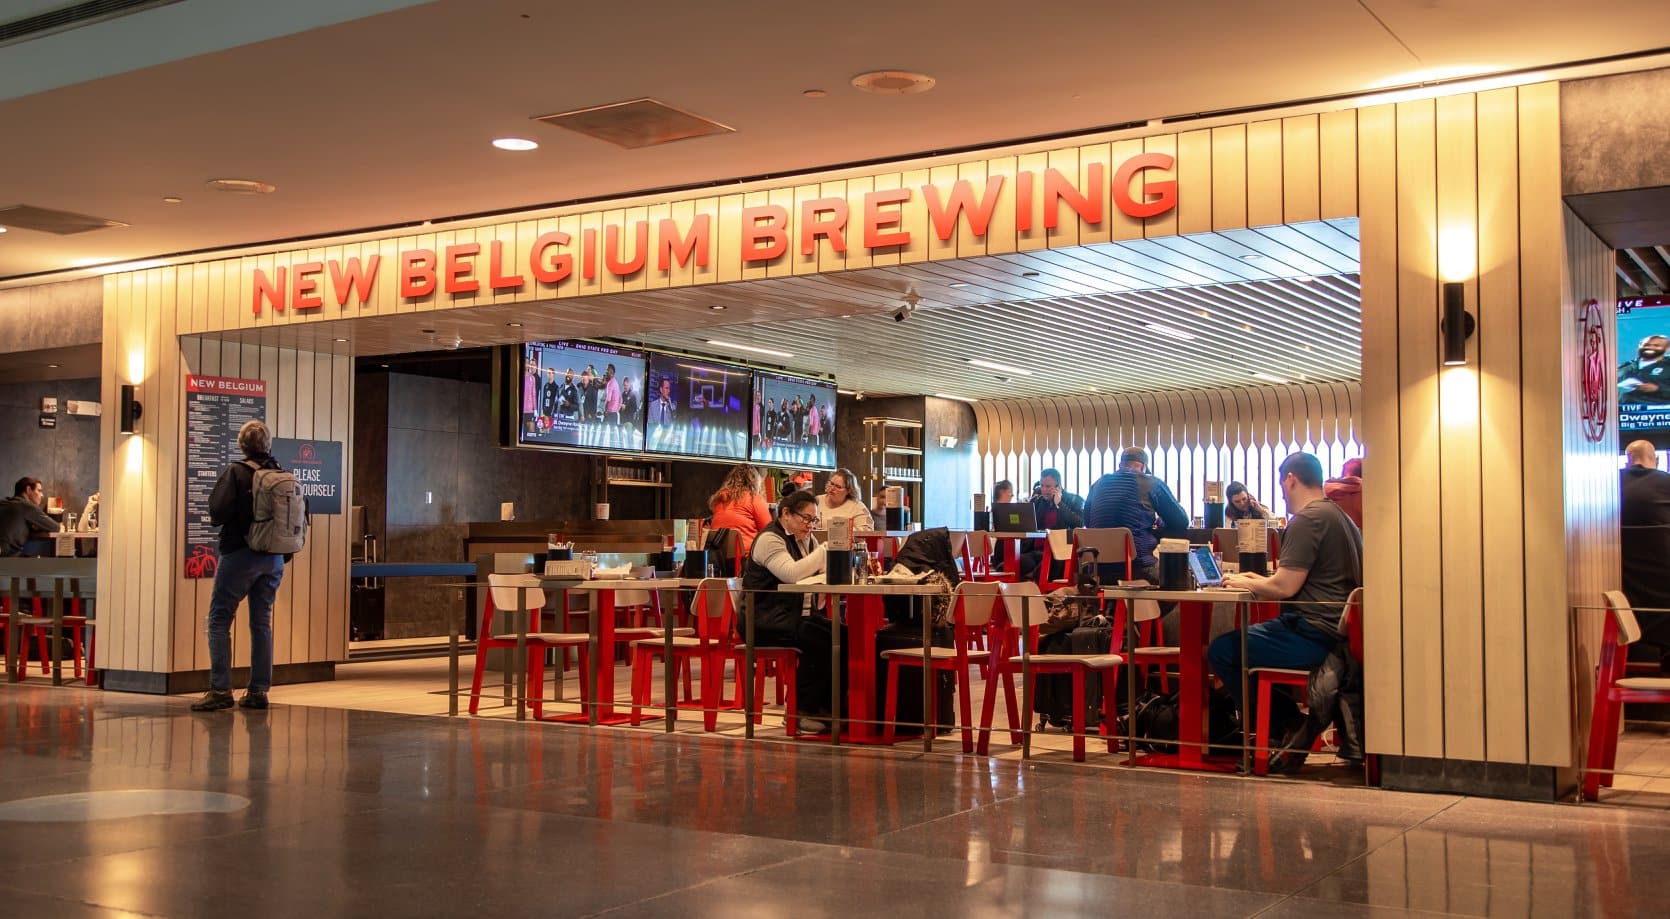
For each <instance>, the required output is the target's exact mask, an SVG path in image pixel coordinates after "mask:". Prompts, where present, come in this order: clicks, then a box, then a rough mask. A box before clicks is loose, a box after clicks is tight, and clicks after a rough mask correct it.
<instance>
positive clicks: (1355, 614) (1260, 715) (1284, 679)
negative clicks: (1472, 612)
mask: <svg viewBox="0 0 1670 919" xmlns="http://www.w3.org/2000/svg"><path fill="white" fill-rule="evenodd" d="M1362 603H1363V589H1362V588H1361V587H1359V588H1357V589H1356V590H1353V591H1352V592H1351V596H1350V597H1349V598H1348V599H1347V600H1346V601H1345V609H1344V611H1342V612H1341V613H1340V618H1339V631H1340V634H1341V635H1345V636H1348V637H1350V636H1352V635H1353V634H1356V635H1358V636H1360V635H1361V634H1362V629H1361V628H1360V627H1359V625H1358V623H1359V621H1360V619H1359V617H1360V616H1361V614H1362ZM1360 649H1361V644H1360V642H1358V641H1355V640H1354V641H1353V642H1352V645H1351V653H1352V656H1354V657H1359V659H1360V654H1361V650H1360ZM1247 675H1248V676H1251V677H1253V681H1254V682H1253V692H1254V694H1255V697H1256V699H1257V703H1256V705H1257V712H1256V714H1255V715H1254V718H1256V719H1257V728H1256V730H1255V732H1254V735H1253V775H1269V774H1270V694H1271V693H1273V692H1275V691H1276V687H1277V686H1296V687H1298V688H1299V689H1301V690H1302V689H1304V688H1305V686H1306V685H1307V684H1309V683H1310V671H1309V670H1297V669H1291V668H1286V667H1250V668H1248V669H1247ZM1666 682H1670V681H1666ZM1321 743H1322V737H1321V735H1318V736H1317V738H1316V741H1315V742H1314V743H1312V744H1311V749H1312V750H1316V749H1318V748H1319V747H1320V746H1321ZM1365 752H1366V751H1365ZM1378 768H1379V764H1378V763H1377V762H1375V763H1371V764H1370V766H1369V769H1370V770H1371V772H1377V771H1378Z"/></svg>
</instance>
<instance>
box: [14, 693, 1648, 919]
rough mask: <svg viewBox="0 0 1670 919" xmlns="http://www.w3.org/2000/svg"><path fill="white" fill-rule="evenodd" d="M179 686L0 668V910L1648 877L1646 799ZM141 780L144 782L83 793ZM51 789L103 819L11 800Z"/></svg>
mask: <svg viewBox="0 0 1670 919" xmlns="http://www.w3.org/2000/svg"><path fill="white" fill-rule="evenodd" d="M281 696H282V693H280V694H279V695H277V696H275V698H278V699H281ZM186 706H187V700H184V699H175V698H154V697H143V696H130V695H119V694H114V693H98V692H91V691H87V690H80V689H70V688H58V689H53V688H50V687H45V686H38V685H37V686H29V685H24V686H4V687H0V914H3V915H6V916H55V917H56V916H90V915H118V914H123V913H137V914H144V915H157V916H181V917H187V916H241V917H259V916H305V917H308V919H319V917H325V916H362V915H367V916H369V915H375V916H430V915H473V916H510V915H538V916H580V915H593V914H599V913H610V914H613V915H620V916H644V915H668V916H706V915H713V916H727V917H735V916H742V917H754V916H797V917H798V916H825V915H828V916H846V917H850V916H864V915H866V914H875V915H894V914H897V915H924V916H940V915H944V916H952V915H956V916H997V915H1035V916H1051V917H1053V916H1071V915H1080V914H1097V915H1107V914H1137V915H1186V916H1213V917H1218V916H1251V915H1261V916H1336V915H1339V916H1396V915H1427V914H1454V915H1468V916H1526V917H1530V916H1582V915H1597V916H1645V915H1653V914H1657V915H1664V914H1666V908H1665V899H1666V897H1667V896H1670V887H1667V886H1666V885H1665V884H1664V882H1663V878H1664V874H1662V873H1661V872H1664V871H1666V866H1667V865H1670V814H1667V813H1664V812H1662V811H1658V810H1651V809H1630V808H1621V807H1613V806H1605V805H1590V806H1583V807H1579V806H1574V805H1533V804H1521V803H1510V802H1499V801H1488V800H1481V799H1472V798H1457V797H1449V796H1437V795H1410V794H1397V793H1391V792H1384V791H1378V790H1373V789H1364V788H1348V787H1335V786H1332V785H1327V784H1318V783H1294V782H1285V781H1277V780H1267V779H1266V780H1260V779H1241V778H1235V777H1219V776H1191V775H1176V774H1169V773H1160V772H1148V771H1139V770H1123V769H1088V768H1083V767H1077V768H1075V767H1072V766H1070V765H1064V764H1057V763H1032V764H1027V763H1020V762H1014V761H1003V760H985V759H977V758H964V757H960V756H954V755H937V754H936V755H932V756H924V755H922V754H920V753H914V754H913V753H910V752H907V751H903V750H888V751H876V750H854V749H850V748H849V749H842V750H832V749H830V748H828V747H824V746H821V745H810V744H799V745H795V744H784V743H771V742H755V743H744V742H742V741H739V740H737V739H734V738H728V737H703V736H696V735H688V734H673V735H661V734H655V733H651V732H641V733H638V732H620V731H588V730H586V729H584V728H567V727H558V726H549V725H527V724H516V723H513V722H506V721H502V720H497V719H467V718H462V719H444V718H434V717H426V716H415V715H402V714H391V713H382V712H356V711H349V710H343V709H326V708H314V707H307V706H299V705H286V704H277V705H275V706H274V707H273V708H272V709H271V710H269V711H266V712H242V711H234V712H220V713H215V714H212V715H194V714H192V713H191V712H189V711H188V710H187V707H186ZM137 791H151V792H170V793H172V794H168V795H154V796H143V795H141V796H132V795H129V796H112V795H103V794H99V793H102V792H137ZM189 792H208V793H212V795H210V796H206V797H203V803H202V806H201V807H195V806H193V805H192V801H193V800H194V798H195V797H197V796H193V795H190V794H183V793H189ZM52 796H71V797H70V798H63V797H58V798H53V797H52ZM34 799H47V800H44V801H43V800H34ZM112 799H115V800H116V801H117V802H119V806H111V801H112ZM152 799H155V800H156V801H158V802H159V803H158V804H157V805H156V807H155V810H156V811H157V813H154V814H150V813H146V812H145V806H144V805H143V802H144V801H147V800H152ZM242 799H247V802H248V803H247V805H245V804H242V803H240V802H241V800H242ZM20 802H27V803H20ZM66 802H67V803H68V804H69V805H73V806H78V807H84V811H83V812H82V816H83V817H97V818H102V819H79V820H75V819H51V820H49V819H45V818H42V817H40V816H39V815H40V814H41V813H43V812H45V811H51V812H53V813H56V814H58V815H59V816H60V817H61V816H62V814H63V813H64V812H65V811H64V807H65V805H66ZM72 812H73V811H72ZM31 815H34V817H33V818H32V819H19V818H20V817H22V818H31Z"/></svg>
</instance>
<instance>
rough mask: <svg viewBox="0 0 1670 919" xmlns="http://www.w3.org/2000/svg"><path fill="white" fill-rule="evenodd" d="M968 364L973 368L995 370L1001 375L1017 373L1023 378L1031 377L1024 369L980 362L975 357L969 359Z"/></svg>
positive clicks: (1030, 372) (984, 361)
mask: <svg viewBox="0 0 1670 919" xmlns="http://www.w3.org/2000/svg"><path fill="white" fill-rule="evenodd" d="M968 363H969V364H970V365H972V366H975V367H984V368H986V369H987V370H997V371H1000V372H1002V373H1018V374H1020V375H1021V376H1023V377H1029V376H1032V371H1030V370H1027V369H1026V368H1025V367H1011V366H1009V365H1008V364H999V363H997V362H995V361H986V360H981V359H980V358H977V357H971V358H969V359H968Z"/></svg>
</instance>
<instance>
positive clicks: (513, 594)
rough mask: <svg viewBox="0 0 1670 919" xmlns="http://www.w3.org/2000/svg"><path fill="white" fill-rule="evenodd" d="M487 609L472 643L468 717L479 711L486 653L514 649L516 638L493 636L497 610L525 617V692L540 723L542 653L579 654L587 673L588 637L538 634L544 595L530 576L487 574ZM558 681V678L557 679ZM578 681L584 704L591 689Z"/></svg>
mask: <svg viewBox="0 0 1670 919" xmlns="http://www.w3.org/2000/svg"><path fill="white" fill-rule="evenodd" d="M487 584H488V591H487V605H486V609H485V610H484V612H483V614H482V619H481V631H480V633H479V634H478V637H477V638H476V643H475V648H476V650H475V676H474V677H473V678H471V680H470V714H472V715H474V714H476V712H477V711H478V710H479V709H480V707H481V678H482V676H483V674H485V673H486V670H487V651H489V650H491V649H493V648H509V649H512V650H514V649H515V648H516V635H515V634H514V633H510V634H506V635H494V634H493V616H494V613H495V612H496V611H497V610H501V609H502V610H507V611H510V612H522V611H524V610H525V611H527V613H528V636H527V652H528V660H527V668H528V689H529V691H530V693H531V695H532V698H531V699H530V703H531V705H532V707H533V716H534V719H535V720H541V719H542V716H543V715H544V713H545V709H544V696H545V652H546V651H548V650H551V649H553V648H556V649H563V650H564V651H566V649H568V648H575V649H578V651H579V654H580V672H581V673H585V672H586V671H587V669H588V668H587V667H586V661H587V658H588V656H589V654H590V644H591V635H589V634H587V633H585V632H541V631H539V625H540V622H539V620H540V611H541V610H542V609H544V607H545V591H544V590H541V589H540V587H539V578H538V577H536V576H534V575H531V574H489V575H488V576H487ZM558 678H559V679H560V678H561V677H560V676H559V677H558ZM585 683H586V681H585V680H584V679H581V681H580V684H581V685H580V701H581V703H582V704H584V703H585V702H586V701H587V700H589V698H590V693H591V687H589V686H586V685H585Z"/></svg>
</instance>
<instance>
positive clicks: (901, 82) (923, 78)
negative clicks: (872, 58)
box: [852, 70, 934, 96]
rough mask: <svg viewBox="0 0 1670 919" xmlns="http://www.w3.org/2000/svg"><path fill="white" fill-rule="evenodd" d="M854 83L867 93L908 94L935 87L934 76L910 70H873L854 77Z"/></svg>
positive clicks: (885, 94) (922, 91) (884, 94)
mask: <svg viewBox="0 0 1670 919" xmlns="http://www.w3.org/2000/svg"><path fill="white" fill-rule="evenodd" d="M852 85H853V86H854V87H856V88H858V89H861V90H863V91H864V92H867V93H876V94H878V95H883V96H906V95H910V94H911V93H925V92H927V91H928V90H930V89H933V88H934V78H933V77H930V76H928V75H927V74H925V73H915V72H912V71H909V70H872V71H870V72H868V73H861V74H859V75H858V76H856V77H853V78H852Z"/></svg>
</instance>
